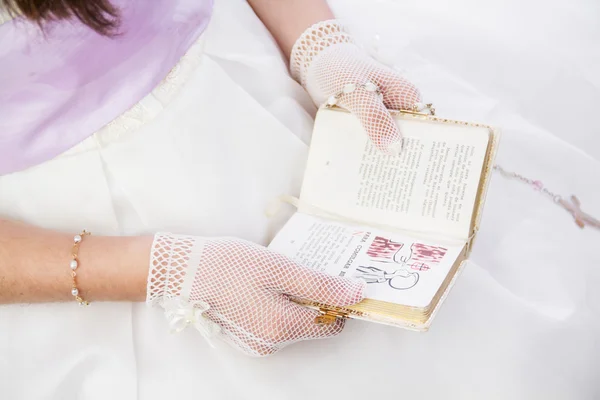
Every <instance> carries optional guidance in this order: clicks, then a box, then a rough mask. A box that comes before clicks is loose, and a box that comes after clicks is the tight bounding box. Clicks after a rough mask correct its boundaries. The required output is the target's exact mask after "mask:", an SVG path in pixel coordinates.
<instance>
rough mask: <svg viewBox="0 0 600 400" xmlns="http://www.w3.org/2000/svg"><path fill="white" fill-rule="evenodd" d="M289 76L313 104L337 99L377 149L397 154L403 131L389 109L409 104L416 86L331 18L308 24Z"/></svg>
mask: <svg viewBox="0 0 600 400" xmlns="http://www.w3.org/2000/svg"><path fill="white" fill-rule="evenodd" d="M290 66H291V67H290V68H291V71H292V76H294V78H295V79H297V80H298V81H299V82H300V83H301V84H302V86H303V87H304V88H305V89H306V90H307V91H308V93H309V94H310V96H311V97H312V99H313V101H314V102H315V104H317V106H321V105H323V104H325V103H326V102H327V103H328V104H331V105H333V104H337V105H339V106H341V107H343V108H346V109H347V110H349V111H350V112H352V113H353V114H355V115H356V116H357V117H358V118H359V119H360V121H361V123H362V125H363V127H364V128H365V130H366V132H367V134H368V135H369V137H370V138H371V140H372V141H373V143H374V144H375V146H377V148H379V149H380V150H382V151H384V152H386V153H390V154H398V153H399V152H400V150H401V149H402V135H401V133H400V131H399V129H398V126H397V124H396V123H395V121H394V119H393V118H392V116H391V114H390V112H389V111H388V109H394V110H401V109H404V110H412V109H414V107H418V105H419V104H420V102H421V95H420V93H419V91H418V89H417V88H416V87H415V86H414V85H413V84H412V83H410V82H409V81H407V80H406V79H404V78H402V77H401V76H400V75H399V74H398V73H397V72H396V71H394V70H393V69H391V68H388V67H387V66H385V65H383V64H381V63H379V62H378V61H376V60H374V59H373V58H371V57H369V55H368V54H366V53H365V52H364V51H363V50H361V49H360V48H359V47H358V46H357V45H356V44H354V42H353V40H352V37H351V36H350V35H349V34H348V33H347V32H346V31H345V30H344V29H343V28H342V27H341V25H340V24H339V23H338V22H337V21H335V20H329V21H324V22H321V23H318V24H316V25H313V26H312V27H310V28H309V29H307V30H306V31H305V32H304V33H303V34H302V36H300V38H299V39H298V40H297V41H296V44H295V45H294V48H293V50H292V55H291V61H290Z"/></svg>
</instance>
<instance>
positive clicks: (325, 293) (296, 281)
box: [276, 255, 366, 307]
mask: <svg viewBox="0 0 600 400" xmlns="http://www.w3.org/2000/svg"><path fill="white" fill-rule="evenodd" d="M277 259H278V260H277V263H278V268H277V270H279V271H280V273H279V277H278V278H277V282H276V283H277V285H278V288H277V289H278V291H280V292H282V293H285V294H287V295H289V296H293V297H299V298H302V299H306V300H311V301H314V302H317V303H322V304H326V305H330V306H338V307H343V306H349V305H352V304H356V303H358V302H360V301H361V300H363V299H364V291H365V286H366V284H365V282H364V281H359V280H351V279H348V278H343V277H340V276H332V275H327V274H325V273H322V272H319V271H315V270H311V269H309V268H306V267H303V266H301V265H298V264H296V263H295V262H293V261H291V260H289V259H288V258H286V257H283V256H281V255H277Z"/></svg>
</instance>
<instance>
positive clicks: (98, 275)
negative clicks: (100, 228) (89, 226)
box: [77, 235, 152, 302]
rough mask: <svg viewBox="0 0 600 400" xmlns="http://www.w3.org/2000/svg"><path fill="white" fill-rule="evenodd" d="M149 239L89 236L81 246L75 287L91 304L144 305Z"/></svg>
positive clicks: (145, 237)
mask: <svg viewBox="0 0 600 400" xmlns="http://www.w3.org/2000/svg"><path fill="white" fill-rule="evenodd" d="M151 244H152V237H151V236H131V237H110V236H93V235H92V236H89V237H86V238H85V239H84V241H83V242H82V243H81V247H80V251H79V259H80V260H81V267H80V268H79V269H78V274H77V278H78V283H79V286H80V287H79V289H80V291H81V294H82V297H83V298H84V299H86V300H88V301H90V302H93V301H144V299H145V297H146V280H147V276H148V262H149V258H150V247H151Z"/></svg>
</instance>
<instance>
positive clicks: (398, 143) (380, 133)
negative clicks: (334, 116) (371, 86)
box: [340, 88, 402, 154]
mask: <svg viewBox="0 0 600 400" xmlns="http://www.w3.org/2000/svg"><path fill="white" fill-rule="evenodd" d="M340 105H341V106H342V107H344V108H346V109H348V110H349V111H350V112H351V113H353V114H354V115H356V116H357V117H358V119H359V120H360V122H361V125H362V126H363V128H364V129H365V131H366V133H367V135H368V136H369V138H370V139H371V141H372V142H373V144H374V145H375V146H376V147H377V148H378V149H379V150H381V151H383V152H384V153H388V154H398V153H399V152H400V150H401V149H402V135H401V134H400V130H399V129H398V125H397V124H396V121H394V118H392V116H391V114H390V112H389V111H388V109H387V108H386V106H385V105H384V104H383V101H382V100H381V98H380V97H379V95H378V94H376V93H374V92H368V91H366V90H365V89H361V88H359V89H356V91H354V92H353V93H352V94H349V95H347V96H344V97H343V98H342V99H341V101H340Z"/></svg>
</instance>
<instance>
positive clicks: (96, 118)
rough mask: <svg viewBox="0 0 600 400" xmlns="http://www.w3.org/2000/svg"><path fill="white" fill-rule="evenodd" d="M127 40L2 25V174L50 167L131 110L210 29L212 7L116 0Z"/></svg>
mask: <svg viewBox="0 0 600 400" xmlns="http://www.w3.org/2000/svg"><path fill="white" fill-rule="evenodd" d="M113 4H115V5H117V6H120V7H121V10H122V19H123V23H122V25H121V27H120V31H121V32H122V34H121V35H120V36H118V37H117V38H112V39H111V38H105V37H102V36H100V35H98V34H96V33H95V32H93V31H91V30H90V29H88V28H86V27H84V26H82V25H81V24H79V23H76V22H62V23H54V24H52V25H50V26H48V28H47V31H46V37H44V35H43V34H42V33H41V32H40V31H39V29H38V28H37V26H35V25H33V24H31V23H29V22H27V21H23V20H20V19H16V20H13V21H9V22H6V23H5V24H3V25H0V175H3V174H7V173H10V172H14V171H18V170H22V169H25V168H27V167H30V166H33V165H36V164H39V163H41V162H43V161H46V160H49V159H51V158H53V157H55V156H57V155H59V154H60V153H62V152H63V151H65V150H68V149H69V148H71V147H73V146H74V145H76V144H77V143H79V142H81V141H82V140H83V139H85V138H86V137H88V136H90V135H91V134H92V133H94V132H95V131H97V130H99V129H100V128H102V127H103V126H104V125H106V124H107V123H109V122H110V121H112V120H113V119H115V118H116V117H118V116H119V115H120V114H122V113H123V112H124V111H126V110H128V109H129V108H131V107H132V106H133V105H135V104H136V103H137V102H138V101H140V100H141V99H142V98H143V97H144V96H146V95H147V94H148V93H150V92H151V91H152V89H153V88H154V87H155V86H156V85H157V84H158V83H160V81H161V80H162V79H163V78H164V77H165V76H166V75H167V74H168V72H169V70H170V69H171V68H173V66H175V65H176V64H177V62H178V61H179V59H180V58H181V57H182V56H183V55H184V54H185V52H186V51H187V50H188V48H190V46H191V45H192V44H193V43H194V42H195V41H196V40H197V38H198V37H199V36H200V34H201V33H202V31H203V30H204V29H205V27H206V25H207V23H208V20H209V18H210V15H211V11H212V5H213V0H152V1H148V0H118V1H115V0H113Z"/></svg>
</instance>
